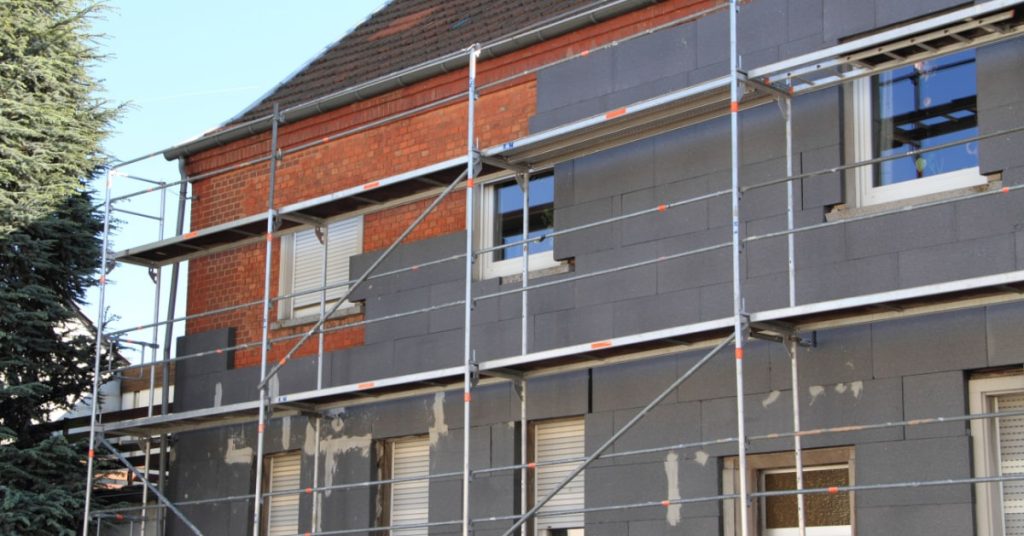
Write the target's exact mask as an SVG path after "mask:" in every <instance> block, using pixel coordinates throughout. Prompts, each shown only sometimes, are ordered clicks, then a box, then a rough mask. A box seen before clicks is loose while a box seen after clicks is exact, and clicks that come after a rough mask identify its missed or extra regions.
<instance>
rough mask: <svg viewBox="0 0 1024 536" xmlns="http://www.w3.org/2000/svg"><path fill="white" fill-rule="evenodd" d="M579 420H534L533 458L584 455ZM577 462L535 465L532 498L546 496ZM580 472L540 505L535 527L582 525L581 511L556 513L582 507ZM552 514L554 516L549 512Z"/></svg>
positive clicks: (582, 489) (580, 422)
mask: <svg viewBox="0 0 1024 536" xmlns="http://www.w3.org/2000/svg"><path fill="white" fill-rule="evenodd" d="M583 431H584V429H583V419H582V418H577V419H567V420H559V421H550V422H542V423H538V424H537V426H536V428H535V434H534V435H535V444H534V448H535V451H534V452H535V453H536V461H537V463H538V464H542V463H544V462H548V461H554V460H564V459H566V458H578V457H581V456H583V455H584V454H585V441H584V434H583ZM577 465H579V462H568V463H559V464H555V465H538V467H537V475H536V477H535V488H534V492H535V495H534V496H535V497H536V499H535V500H538V501H539V500H540V499H543V498H544V497H547V495H548V493H550V492H551V491H552V490H554V489H555V487H556V486H557V485H558V484H560V483H561V482H562V480H564V479H565V477H567V476H569V473H571V472H572V470H573V469H575V468H576V466H577ZM584 475H585V473H580V474H579V475H577V476H576V478H574V479H572V481H571V482H569V484H568V485H566V486H565V487H564V488H562V490H561V491H559V492H558V495H555V496H554V497H553V498H552V499H551V500H550V501H548V503H547V504H545V505H544V507H543V508H541V509H540V512H539V514H538V519H537V528H538V529H564V528H578V527H583V514H582V513H574V514H564V515H557V512H559V511H565V510H578V509H580V508H583V493H584V480H583V478H584ZM553 514H555V515H553Z"/></svg>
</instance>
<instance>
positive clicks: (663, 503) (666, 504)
mask: <svg viewBox="0 0 1024 536" xmlns="http://www.w3.org/2000/svg"><path fill="white" fill-rule="evenodd" d="M671 504H672V502H671V501H661V505H662V506H664V507H665V508H668V507H669V505H671Z"/></svg>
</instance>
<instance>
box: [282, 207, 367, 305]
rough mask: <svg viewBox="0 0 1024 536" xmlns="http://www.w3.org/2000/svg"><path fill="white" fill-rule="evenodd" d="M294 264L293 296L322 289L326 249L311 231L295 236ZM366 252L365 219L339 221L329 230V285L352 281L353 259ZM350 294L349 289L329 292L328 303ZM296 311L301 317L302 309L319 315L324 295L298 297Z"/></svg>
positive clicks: (312, 294) (294, 303) (331, 225)
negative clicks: (351, 259) (350, 259)
mask: <svg viewBox="0 0 1024 536" xmlns="http://www.w3.org/2000/svg"><path fill="white" fill-rule="evenodd" d="M294 240H295V242H294V247H293V254H294V260H293V263H292V292H293V293H294V292H299V291H302V290H311V289H318V288H320V287H322V286H323V285H322V281H321V279H320V274H321V268H322V267H323V245H321V244H320V241H319V240H317V238H316V233H315V232H314V231H313V230H312V229H310V230H308V231H303V232H300V233H295V238H294ZM362 251H363V218H362V216H360V217H357V218H351V219H348V220H342V221H336V222H334V223H332V224H330V226H328V231H327V285H328V286H330V285H332V284H335V283H339V282H342V281H348V280H349V258H350V257H352V256H353V255H358V254H360V253H362ZM347 291H348V286H343V287H337V288H332V289H331V290H329V291H327V302H328V307H330V303H331V300H334V299H337V298H340V297H342V296H344V295H345V292H347ZM292 307H293V308H294V310H295V311H296V312H297V313H296V315H298V314H300V312H299V309H303V308H306V309H305V310H304V311H301V314H317V313H319V311H320V309H319V307H320V293H319V292H314V293H311V294H303V295H301V296H296V297H295V298H294V301H293V305H292Z"/></svg>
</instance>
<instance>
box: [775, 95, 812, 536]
mask: <svg viewBox="0 0 1024 536" xmlns="http://www.w3.org/2000/svg"><path fill="white" fill-rule="evenodd" d="M790 87H792V86H790ZM780 104H782V114H783V116H784V119H785V120H786V176H787V177H792V176H793V99H792V97H786V98H785V99H783V101H782V102H781V103H780ZM794 205H795V201H794V199H793V181H792V180H789V181H786V228H787V229H788V230H789V231H790V232H789V234H788V235H787V237H786V249H787V254H788V259H789V262H788V269H789V306H790V307H794V306H796V246H795V234H794V233H793V229H794V228H795V221H794ZM784 342H785V344H786V351H787V352H788V353H789V362H790V376H791V382H792V386H791V387H792V389H793V431H794V432H799V431H800V382H799V378H798V376H797V370H798V369H797V361H796V351H797V346H798V345H797V339H796V336H795V335H793V334H790V335H789V336H788V337H786V340H785V341H784ZM793 456H794V458H795V461H796V490H797V491H803V489H804V453H803V445H802V443H801V441H800V436H799V435H794V436H793ZM796 514H797V529H798V533H799V535H800V536H807V518H806V513H805V512H804V495H803V494H802V493H799V494H797V496H796Z"/></svg>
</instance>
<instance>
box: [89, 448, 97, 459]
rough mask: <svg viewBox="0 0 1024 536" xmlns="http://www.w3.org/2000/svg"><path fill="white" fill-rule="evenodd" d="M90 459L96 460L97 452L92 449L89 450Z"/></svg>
mask: <svg viewBox="0 0 1024 536" xmlns="http://www.w3.org/2000/svg"><path fill="white" fill-rule="evenodd" d="M89 457H90V458H95V457H96V451H95V450H92V449H89Z"/></svg>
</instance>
